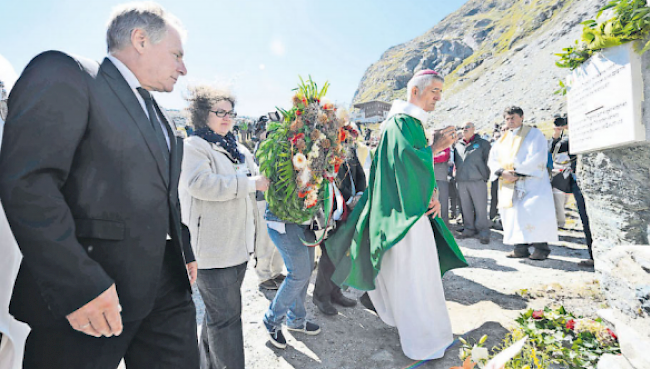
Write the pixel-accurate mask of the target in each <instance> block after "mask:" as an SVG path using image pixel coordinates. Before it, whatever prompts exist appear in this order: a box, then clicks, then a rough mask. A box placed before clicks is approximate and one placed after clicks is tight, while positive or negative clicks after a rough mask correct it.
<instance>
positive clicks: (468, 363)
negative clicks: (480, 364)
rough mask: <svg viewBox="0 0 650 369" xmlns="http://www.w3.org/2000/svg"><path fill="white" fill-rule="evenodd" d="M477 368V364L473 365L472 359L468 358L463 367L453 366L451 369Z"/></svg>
mask: <svg viewBox="0 0 650 369" xmlns="http://www.w3.org/2000/svg"><path fill="white" fill-rule="evenodd" d="M475 366H476V363H473V362H472V361H471V360H470V358H469V357H468V358H467V359H465V362H464V363H463V366H452V367H451V368H449V369H474V367H475Z"/></svg>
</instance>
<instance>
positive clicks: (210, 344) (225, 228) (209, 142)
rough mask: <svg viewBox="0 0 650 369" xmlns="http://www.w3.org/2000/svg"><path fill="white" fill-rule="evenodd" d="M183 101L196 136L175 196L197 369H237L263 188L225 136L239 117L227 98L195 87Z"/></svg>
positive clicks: (188, 145)
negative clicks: (188, 271) (192, 278)
mask: <svg viewBox="0 0 650 369" xmlns="http://www.w3.org/2000/svg"><path fill="white" fill-rule="evenodd" d="M188 101H189V104H190V106H189V110H190V124H191V125H192V127H193V129H194V135H193V136H191V137H189V138H187V139H186V140H185V150H184V154H183V166H182V170H181V179H180V184H179V191H180V194H179V196H180V199H181V211H182V216H183V222H184V223H185V224H187V226H188V227H189V229H190V235H191V243H192V247H193V249H194V254H195V255H196V260H197V261H198V264H199V272H198V279H197V284H198V287H199V291H200V292H201V297H202V298H203V301H204V303H205V307H206V314H205V318H204V321H203V329H202V332H201V342H200V343H199V349H200V352H201V367H202V368H203V367H206V368H212V367H215V368H229V369H231V368H232V369H238V368H242V369H243V368H244V342H243V336H242V323H241V285H242V282H243V280H244V274H245V272H246V264H247V262H248V259H249V257H250V254H251V253H253V251H254V240H255V222H256V221H257V216H258V213H257V207H256V206H257V205H256V201H255V191H256V190H258V191H266V189H267V188H268V184H269V181H268V180H267V179H266V178H264V177H262V176H259V175H258V168H257V166H256V165H255V162H254V160H253V156H252V155H251V153H250V152H249V151H248V150H247V149H246V148H245V147H244V146H242V145H240V144H238V143H237V141H236V140H235V136H234V135H233V133H232V132H231V130H232V127H233V125H234V118H235V117H236V116H237V113H235V110H234V108H235V98H234V97H233V96H232V95H231V94H230V93H229V92H227V91H221V90H217V89H215V88H212V87H210V86H196V87H193V88H191V89H190V93H189V96H188Z"/></svg>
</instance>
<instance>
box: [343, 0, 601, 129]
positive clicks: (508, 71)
mask: <svg viewBox="0 0 650 369" xmlns="http://www.w3.org/2000/svg"><path fill="white" fill-rule="evenodd" d="M606 2H607V0H595V1H581V0H542V1H528V2H526V1H514V0H491V1H490V0H488V1H480V0H470V1H468V2H467V3H466V4H465V5H463V6H462V7H461V8H460V9H459V10H458V11H457V12H455V13H453V14H450V15H449V16H447V17H446V18H445V19H444V20H442V21H441V22H440V23H439V24H437V25H435V26H434V27H433V28H431V29H430V30H429V31H427V32H426V33H425V34H423V35H422V36H419V37H417V38H415V39H413V40H411V41H408V42H406V43H404V44H401V45H397V46H393V47H391V48H390V49H388V50H387V51H386V52H385V53H384V55H382V57H381V59H380V60H379V61H377V62H376V63H374V64H373V65H371V66H370V67H369V68H368V69H367V71H366V73H365V74H364V76H363V78H362V79H361V82H360V83H359V88H358V90H357V91H356V93H355V97H354V103H357V102H363V101H370V100H383V101H388V102H391V101H393V100H394V99H396V98H399V99H404V98H405V95H406V82H408V79H410V78H411V76H412V75H413V73H415V72H417V71H418V70H421V69H424V68H431V69H435V70H437V71H438V72H441V73H442V74H443V75H444V76H445V78H446V84H445V92H444V94H443V100H442V101H441V102H440V103H439V104H438V107H437V108H436V111H435V112H434V113H432V114H431V118H430V120H429V125H430V126H434V127H439V126H442V125H447V124H454V125H459V124H461V123H463V122H466V121H473V122H475V123H476V125H477V128H478V129H479V130H482V129H486V128H488V127H492V126H493V125H494V123H501V122H502V114H501V113H502V111H503V109H504V108H505V107H506V106H508V105H519V106H521V107H522V108H523V110H524V112H525V118H526V122H527V123H530V124H536V123H540V122H544V121H551V120H552V119H553V115H554V114H555V113H559V112H564V110H565V107H566V102H565V98H564V97H563V96H560V95H555V94H554V92H555V91H556V90H557V89H558V88H559V86H558V80H560V79H563V78H564V77H565V76H566V75H567V74H568V70H566V69H560V68H557V67H555V61H556V60H557V57H556V56H554V55H553V54H554V53H557V52H560V51H561V50H562V48H564V47H567V46H569V45H572V44H573V42H574V40H576V39H578V38H579V37H580V34H581V32H582V25H581V24H580V22H582V21H584V20H586V19H589V18H593V17H595V15H596V13H597V12H598V9H599V8H600V7H602V6H603V5H604V4H605V3H606ZM453 107H456V108H453Z"/></svg>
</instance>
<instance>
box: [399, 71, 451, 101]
mask: <svg viewBox="0 0 650 369" xmlns="http://www.w3.org/2000/svg"><path fill="white" fill-rule="evenodd" d="M434 80H438V81H440V82H442V83H444V82H445V79H444V78H442V76H441V75H439V74H433V73H431V74H422V75H419V76H418V75H417V74H416V75H415V77H413V78H411V80H410V81H409V82H408V83H407V84H406V100H408V99H409V98H411V91H412V90H413V87H417V88H418V91H424V89H425V88H427V86H429V85H430V84H431V82H433V81H434Z"/></svg>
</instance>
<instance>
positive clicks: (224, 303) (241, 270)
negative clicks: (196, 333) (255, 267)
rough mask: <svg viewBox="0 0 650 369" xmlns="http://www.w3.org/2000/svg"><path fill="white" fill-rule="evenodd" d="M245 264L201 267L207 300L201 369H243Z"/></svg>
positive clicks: (200, 289)
mask: <svg viewBox="0 0 650 369" xmlns="http://www.w3.org/2000/svg"><path fill="white" fill-rule="evenodd" d="M246 264H247V263H243V264H240V265H235V266H232V267H228V268H214V269H199V278H198V279H197V282H196V283H197V284H198V286H199V291H200V292H201V297H202V298H203V302H204V303H205V316H204V318H203V328H202V330H201V346H200V348H199V353H200V356H201V369H224V368H227V369H244V368H245V360H244V336H243V333H242V322H241V310H242V306H241V305H242V301H241V286H242V283H243V282H244V276H245V275H246Z"/></svg>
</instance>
